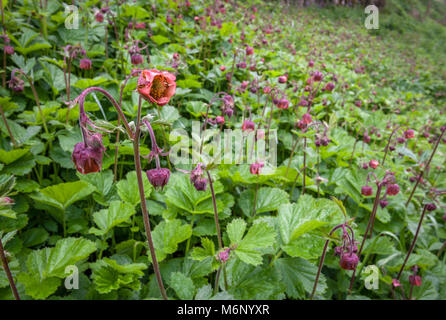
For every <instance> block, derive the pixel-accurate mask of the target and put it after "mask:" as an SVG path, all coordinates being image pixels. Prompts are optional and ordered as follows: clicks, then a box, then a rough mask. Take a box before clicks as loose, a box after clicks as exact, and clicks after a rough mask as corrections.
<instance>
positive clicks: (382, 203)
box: [379, 200, 389, 209]
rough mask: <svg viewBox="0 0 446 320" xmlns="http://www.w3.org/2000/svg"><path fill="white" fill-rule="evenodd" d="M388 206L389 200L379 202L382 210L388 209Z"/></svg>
mask: <svg viewBox="0 0 446 320" xmlns="http://www.w3.org/2000/svg"><path fill="white" fill-rule="evenodd" d="M388 204H389V201H387V200H380V201H379V205H380V206H381V208H383V209H384V208H385V207H387V206H388Z"/></svg>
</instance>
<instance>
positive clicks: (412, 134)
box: [404, 129, 415, 139]
mask: <svg viewBox="0 0 446 320" xmlns="http://www.w3.org/2000/svg"><path fill="white" fill-rule="evenodd" d="M404 137H405V138H406V139H411V138H414V137H415V131H413V130H412V129H408V130H406V131H404Z"/></svg>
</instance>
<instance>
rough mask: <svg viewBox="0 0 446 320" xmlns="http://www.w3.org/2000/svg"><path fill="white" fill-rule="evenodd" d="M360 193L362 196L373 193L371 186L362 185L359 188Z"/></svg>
mask: <svg viewBox="0 0 446 320" xmlns="http://www.w3.org/2000/svg"><path fill="white" fill-rule="evenodd" d="M361 194H362V195H363V196H371V195H372V194H373V188H372V187H371V186H363V187H362V188H361Z"/></svg>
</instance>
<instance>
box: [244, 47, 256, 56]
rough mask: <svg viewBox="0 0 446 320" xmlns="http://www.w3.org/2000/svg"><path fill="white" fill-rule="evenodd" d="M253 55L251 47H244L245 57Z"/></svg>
mask: <svg viewBox="0 0 446 320" xmlns="http://www.w3.org/2000/svg"><path fill="white" fill-rule="evenodd" d="M253 53H254V48H253V47H250V46H248V47H246V55H247V56H249V55H252V54H253Z"/></svg>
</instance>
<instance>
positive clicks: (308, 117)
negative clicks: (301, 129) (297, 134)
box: [302, 113, 313, 124]
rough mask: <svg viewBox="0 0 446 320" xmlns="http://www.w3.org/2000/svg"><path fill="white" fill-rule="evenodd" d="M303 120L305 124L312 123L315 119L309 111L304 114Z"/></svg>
mask: <svg viewBox="0 0 446 320" xmlns="http://www.w3.org/2000/svg"><path fill="white" fill-rule="evenodd" d="M302 121H303V122H304V123H305V124H310V123H311V122H312V121H313V119H312V118H311V115H310V114H309V113H305V114H304V115H303V116H302Z"/></svg>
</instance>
